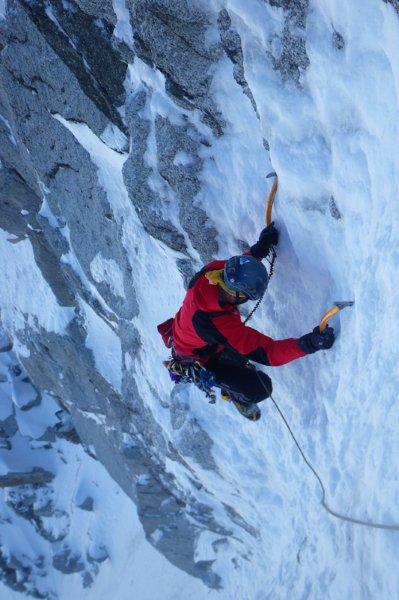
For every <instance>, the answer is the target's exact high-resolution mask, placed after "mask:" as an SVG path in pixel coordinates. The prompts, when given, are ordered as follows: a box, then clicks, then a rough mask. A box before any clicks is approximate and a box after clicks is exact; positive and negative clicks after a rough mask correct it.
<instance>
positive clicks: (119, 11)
mask: <svg viewBox="0 0 399 600" xmlns="http://www.w3.org/2000/svg"><path fill="white" fill-rule="evenodd" d="M112 5H113V8H114V12H115V14H116V18H117V21H116V25H115V29H114V36H115V37H117V38H119V39H120V40H122V41H123V42H125V43H126V44H127V45H128V46H129V48H132V49H133V46H134V41H133V32H132V26H131V24H130V16H129V11H128V9H127V7H126V0H112Z"/></svg>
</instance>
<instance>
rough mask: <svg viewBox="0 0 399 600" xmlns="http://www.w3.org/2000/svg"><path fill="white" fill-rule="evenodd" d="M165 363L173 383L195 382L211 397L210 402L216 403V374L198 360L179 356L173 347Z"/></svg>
mask: <svg viewBox="0 0 399 600" xmlns="http://www.w3.org/2000/svg"><path fill="white" fill-rule="evenodd" d="M163 364H164V366H165V367H166V368H167V369H168V371H169V376H170V378H171V380H172V381H173V383H175V384H177V383H193V384H194V385H195V386H196V387H197V388H199V389H200V390H201V391H202V392H204V393H205V395H206V397H207V398H209V404H215V402H216V394H215V392H214V391H213V389H212V388H213V386H214V385H215V384H216V378H215V375H214V373H213V372H212V371H208V370H207V369H205V367H204V366H203V365H202V364H201V363H200V362H199V361H198V360H193V359H191V358H182V357H180V356H177V355H176V353H175V351H174V350H173V349H172V356H171V357H170V358H169V360H165V361H164V362H163Z"/></svg>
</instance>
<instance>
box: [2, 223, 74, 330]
mask: <svg viewBox="0 0 399 600" xmlns="http://www.w3.org/2000/svg"><path fill="white" fill-rule="evenodd" d="M11 240H13V238H12V237H10V236H9V234H7V232H6V231H3V230H2V229H0V256H1V257H2V269H1V271H0V305H1V306H2V314H1V318H2V323H3V326H4V328H5V329H6V330H7V329H10V330H11V329H13V328H15V329H17V330H18V329H23V328H24V325H25V319H26V320H27V321H28V323H29V324H30V325H31V326H32V327H33V328H35V327H37V325H39V326H41V327H43V328H44V329H46V330H47V331H52V332H54V333H61V334H62V333H63V332H64V331H65V328H66V327H67V325H68V324H69V323H70V321H71V320H72V319H73V317H74V313H73V310H72V309H70V308H65V307H61V306H60V305H59V304H58V302H57V299H56V297H55V295H54V293H53V291H52V289H51V288H50V286H49V285H48V283H47V281H46V280H45V279H44V277H43V276H42V274H41V272H40V269H39V267H38V266H37V265H36V263H35V259H34V254H33V249H32V245H31V243H30V241H29V240H28V239H26V240H21V241H18V242H17V243H11ZM21 281H23V282H24V285H23V286H22V285H20V282H21ZM23 314H24V315H25V316H22V315H23Z"/></svg>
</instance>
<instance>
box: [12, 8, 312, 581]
mask: <svg viewBox="0 0 399 600" xmlns="http://www.w3.org/2000/svg"><path fill="white" fill-rule="evenodd" d="M115 4H116V3H111V2H110V1H107V2H104V1H102V0H76V1H73V0H69V1H68V2H63V1H61V0H50V2H44V1H41V0H36V1H34V2H32V1H30V0H11V1H9V2H8V3H7V10H6V14H5V18H4V19H2V20H1V21H0V46H1V55H0V148H1V155H0V160H1V169H0V228H1V230H2V233H3V234H4V238H3V240H4V245H5V246H4V247H9V248H10V249H11V250H13V251H14V250H15V253H16V256H21V257H22V256H24V257H25V256H27V255H28V254H29V253H30V254H29V256H31V259H30V260H31V261H32V262H31V265H32V269H33V267H34V268H35V269H36V271H35V273H36V275H35V276H34V277H33V276H32V277H33V279H35V282H36V283H35V285H37V286H38V288H36V289H37V291H38V294H39V293H42V291H43V290H44V287H45V289H46V290H49V291H48V293H49V294H51V295H52V297H53V298H54V299H55V300H54V302H55V304H54V306H56V307H57V311H59V313H57V314H58V315H59V319H58V320H60V319H61V316H62V315H63V316H64V317H65V322H64V325H63V327H58V326H57V325H56V324H54V320H53V321H52V320H51V316H52V313H51V311H49V315H48V317H49V320H48V326H47V325H46V324H45V323H43V321H42V320H41V319H40V318H36V317H34V316H33V317H32V314H28V309H29V306H28V308H27V309H26V310H25V308H24V306H25V304H23V303H21V304H18V301H19V298H17V299H16V302H15V305H16V306H15V308H12V302H11V299H10V297H9V296H7V295H3V296H1V294H0V300H1V303H2V305H0V309H1V317H2V320H3V326H4V327H5V328H6V329H7V332H8V334H9V335H10V336H11V337H12V338H13V340H14V343H15V348H16V350H17V351H18V352H19V356H20V359H21V361H22V362H23V365H24V368H25V369H26V371H27V373H28V374H29V377H30V379H31V380H32V382H33V383H34V385H35V388H36V389H37V390H38V391H39V393H40V391H43V390H50V391H51V393H52V394H54V396H56V397H58V398H60V399H61V400H62V404H63V406H64V410H63V411H61V412H62V413H63V418H62V419H61V418H60V424H59V426H58V435H60V436H61V435H64V436H65V437H68V435H69V437H70V438H71V441H75V442H79V438H80V439H81V441H82V443H83V444H84V445H85V447H86V448H87V450H88V451H89V452H91V453H92V455H94V456H95V457H96V458H97V459H98V460H100V461H101V462H102V463H103V464H104V465H105V467H106V468H107V469H108V471H109V473H110V474H111V475H112V477H113V478H114V479H115V480H116V481H117V482H118V483H119V485H120V486H121V487H122V488H123V490H124V491H125V492H126V493H127V494H128V495H129V496H131V497H132V498H133V499H134V501H135V502H136V504H137V506H138V510H139V515H140V518H141V521H142V524H143V528H144V530H145V532H146V535H147V537H148V539H149V540H150V541H151V543H153V544H154V545H155V546H156V547H157V548H158V549H159V550H160V551H161V552H162V553H163V554H164V555H165V556H166V557H167V558H168V560H170V561H171V562H172V563H173V564H175V565H177V566H178V567H179V568H181V569H183V570H185V571H186V572H188V573H190V574H192V575H195V576H197V577H200V578H201V579H202V580H203V581H204V582H205V583H206V584H207V585H209V586H212V587H218V586H219V585H220V580H219V577H218V575H216V574H215V573H214V571H213V570H212V562H213V561H212V560H195V556H194V555H195V546H196V542H197V540H198V537H199V535H200V534H201V532H202V531H211V532H212V533H213V534H214V535H215V540H216V542H217V540H218V539H220V540H225V539H226V538H228V537H229V536H236V537H237V536H240V535H241V534H242V535H244V536H256V531H254V530H252V529H251V527H250V526H249V525H248V524H246V523H245V521H244V520H243V519H242V518H241V517H240V515H238V514H237V513H236V512H235V511H234V509H233V508H232V507H231V506H228V505H226V504H223V503H222V514H223V518H220V516H219V517H218V518H216V517H215V515H214V511H213V508H211V505H212V503H213V499H209V503H207V502H206V501H203V500H200V499H199V495H198V496H197V495H196V492H195V491H191V489H190V488H188V487H187V488H184V487H183V486H182V485H181V483H180V482H179V481H177V479H176V477H175V476H174V475H172V474H171V473H170V470H169V469H168V472H167V471H166V467H165V464H166V461H168V463H169V464H175V465H177V466H178V468H181V469H183V470H186V472H187V474H188V477H189V478H190V480H191V482H192V484H193V489H194V490H195V489H197V490H198V489H200V488H201V484H200V483H199V482H197V481H196V477H195V475H194V474H193V473H191V472H190V469H189V467H188V465H187V464H186V462H185V459H184V456H188V457H190V456H191V457H194V458H195V459H196V460H197V462H198V463H199V464H201V465H202V466H203V468H205V469H212V468H214V462H213V459H212V454H211V451H210V448H211V446H212V442H211V440H210V438H208V437H207V436H206V435H205V434H204V432H202V431H201V428H200V426H199V424H198V423H196V422H195V421H190V418H189V417H188V416H187V411H185V410H184V405H183V407H182V405H181V404H180V405H177V404H174V402H175V400H174V399H173V398H172V404H171V410H172V423H173V428H174V430H175V431H177V432H178V437H177V438H176V439H178V438H179V439H180V442H181V444H180V446H179V447H175V446H174V444H173V443H172V442H171V441H170V440H168V439H167V437H166V435H165V433H164V432H163V430H162V428H161V426H160V424H159V423H158V421H157V420H156V419H155V417H154V415H153V414H152V412H151V410H150V408H149V406H148V403H146V401H145V400H144V398H143V397H142V395H141V392H140V391H139V387H138V385H137V377H138V376H139V373H138V372H137V366H136V365H137V364H139V363H136V362H133V360H132V358H134V357H139V355H140V347H141V344H142V340H141V338H140V332H139V330H138V329H137V327H136V325H135V322H136V321H137V319H140V305H139V300H138V296H137V290H136V289H135V286H134V283H133V280H132V276H133V275H132V274H134V271H135V270H136V269H137V264H136V263H135V256H134V255H132V248H133V247H134V243H133V245H132V244H130V246H129V244H127V243H126V231H125V230H124V225H125V215H124V211H125V213H126V212H127V210H128V206H129V205H130V206H133V207H134V209H135V210H136V211H137V216H138V219H139V220H140V222H141V225H142V227H143V230H144V231H143V234H142V235H148V236H152V237H153V238H156V239H157V240H159V241H160V242H161V243H163V244H166V246H168V247H169V248H171V249H172V250H174V251H177V252H178V253H179V254H178V255H177V259H176V261H177V265H178V267H179V269H180V271H181V273H182V277H183V278H184V279H185V280H187V278H188V277H189V276H190V275H191V274H192V273H193V272H194V271H195V269H196V267H197V266H198V264H199V263H198V258H200V259H201V260H202V261H206V260H209V259H211V258H212V257H213V256H214V255H215V254H216V252H217V250H218V245H217V241H216V233H217V232H216V230H215V228H214V227H213V226H212V223H211V222H210V220H209V218H208V216H207V214H206V213H205V211H204V210H203V208H202V207H201V206H200V205H199V204H198V203H197V202H196V197H197V195H198V193H199V191H200V189H201V185H202V184H201V170H202V167H203V155H204V151H206V152H208V155H209V153H211V147H212V144H213V143H214V141H215V140H217V139H218V138H220V137H221V136H223V134H224V130H225V128H226V121H225V119H224V117H223V114H222V109H221V107H220V106H218V104H217V102H216V100H215V98H214V97H213V95H212V81H213V73H214V67H215V65H216V64H217V62H218V61H219V60H220V59H221V58H222V57H224V58H225V57H226V56H227V57H228V59H229V60H230V61H231V62H232V63H233V65H234V77H235V79H236V81H237V82H238V83H239V85H241V87H242V89H243V92H244V93H245V94H246V95H247V96H248V97H249V99H250V100H251V102H252V105H253V109H254V111H255V112H256V111H257V109H256V104H255V100H254V98H253V96H252V92H251V90H250V87H249V85H248V83H247V81H246V78H245V73H244V66H243V52H242V47H241V41H240V37H239V35H238V33H237V32H236V31H235V30H234V27H233V26H232V25H231V20H230V17H229V14H228V12H227V11H226V10H222V11H221V13H219V15H218V14H211V13H209V11H208V9H207V5H206V3H200V2H198V3H197V2H192V3H187V2H186V1H185V0H178V1H174V2H171V1H169V0H134V1H133V0H132V1H130V2H129V3H127V4H128V8H127V9H125V16H126V20H125V22H124V23H121V22H120V17H119V22H118V18H117V15H116V13H115V12H114V8H113V7H114V5H115ZM122 4H123V3H122ZM272 4H276V5H277V4H278V5H279V6H281V7H282V8H284V9H285V10H286V26H285V28H284V39H283V51H282V53H281V55H280V56H279V57H274V60H275V68H276V69H279V70H281V71H282V72H283V74H284V76H286V77H288V76H290V77H292V78H293V79H294V80H297V79H298V69H299V68H306V65H307V58H306V52H305V48H304V43H303V39H302V37H301V31H302V30H303V27H304V23H305V16H306V7H307V2H298V3H286V2H280V3H277V2H273V3H272ZM294 5H295V6H296V8H295V9H294ZM122 25H123V27H122ZM210 30H212V31H214V32H218V33H217V34H216V36H215V35H213V36H211V39H212V41H209V38H208V36H207V34H208V32H209V31H210ZM120 31H124V32H125V35H122V34H120V33H119V32H120ZM291 31H293V32H294V33H291ZM126 32H127V33H126ZM298 32H299V33H298ZM293 38H295V39H294V41H292V40H293ZM137 73H140V74H141V75H140V77H139V76H138V75H137ZM161 99H162V101H161ZM79 135H81V136H82V137H81V138H79ZM93 139H95V140H96V143H97V149H98V148H100V147H101V149H102V150H101V152H102V154H101V152H100V151H98V150H95V149H94V150H93V149H92V151H91V150H90V148H91V146H90V144H91V143H92V141H91V140H93ZM107 153H108V154H107ZM104 156H112V157H113V160H114V161H115V164H116V163H117V161H118V160H119V161H121V162H120V166H121V170H120V172H121V179H120V181H121V186H122V185H123V186H125V190H127V192H126V195H125V196H123V193H122V192H121V197H123V198H125V202H126V203H125V205H123V204H121V209H120V211H119V213H118V210H116V208H115V205H114V204H112V202H111V201H110V191H109V187H107V185H108V183H107V181H104V180H103V179H101V176H100V175H99V173H100V167H99V165H100V163H101V161H102V160H105V159H104ZM93 157H94V158H93ZM101 164H102V163H101ZM118 164H119V163H118ZM121 190H122V187H121V188H120V190H119V191H121ZM121 202H122V200H121ZM165 206H166V207H168V210H167V211H164V210H163V209H162V207H165ZM166 214H167V215H168V216H165V215H166ZM171 214H173V215H174V218H173V220H172V219H171V217H170V215H171ZM144 232H146V233H144ZM11 250H10V251H11ZM21 260H22V258H21ZM24 268H26V267H24ZM111 272H112V273H113V277H107V273H108V274H109V273H111ZM25 275H26V273H25V272H24V271H23V270H22V271H21V273H20V278H21V281H20V283H21V282H23V281H24V277H25ZM39 281H40V282H42V283H40V284H39V283H38V282H39ZM30 285H32V286H33V287H29V286H27V288H26V291H25V295H29V294H30V293H31V290H33V289H35V288H34V285H33V283H32V282H31V284H30ZM43 293H44V292H43ZM46 310H47V309H45V311H46ZM54 314H55V313H54ZM16 315H17V316H16ZM64 317H62V318H64ZM55 320H56V319H55ZM61 320H62V319H61ZM93 322H95V324H96V325H95V329H96V330H100V329H101V330H103V331H104V332H105V333H104V336H105V338H106V339H110V340H114V341H112V344H114V346H113V348H114V349H116V350H115V352H116V353H118V352H119V356H120V361H119V369H120V377H119V378H118V381H115V380H112V378H111V379H110V378H109V377H108V378H107V376H106V368H105V369H101V368H99V366H98V360H97V354H96V352H97V348H96V347H94V348H93V345H92V344H91V342H90V335H91V333H90V332H91V331H92V330H91V326H90V323H93ZM115 340H116V341H115ZM110 343H111V342H110ZM112 344H111V345H112ZM100 351H101V349H100ZM115 352H114V353H113V356H114V357H115ZM127 356H130V359H129V360H127V358H126V357H127ZM104 373H105V374H104ZM35 401H36V399H34V398H31V399H30V402H31V404H29V405H27V406H26V407H25V408H27V409H28V408H30V407H31V406H33V404H34V402H35ZM37 401H38V402H40V397H39V396H38V399H37ZM32 403H33V404H32ZM23 408H24V407H22V409H23ZM68 419H70V421H71V422H70V423H68ZM2 427H3V429H4V431H5V430H6V429H7V428H8V429H10V427H11V428H12V423H11V422H6V421H4V422H3V423H2ZM76 432H77V433H76ZM201 498H207V491H206V490H202V493H201ZM82 508H83V505H82ZM84 508H85V509H86V510H90V508H88V507H87V506H85V507H84ZM38 526H39V525H38ZM155 534H156V535H155ZM54 567H55V568H58V569H60V570H61V571H62V572H63V573H74V572H77V571H79V570H81V569H82V568H83V566H82V563H81V561H80V559H79V557H75V556H73V555H72V554H71V552H70V549H68V548H65V549H62V550H61V551H60V553H59V554H58V555H57V556H55V557H54ZM4 572H6V571H4Z"/></svg>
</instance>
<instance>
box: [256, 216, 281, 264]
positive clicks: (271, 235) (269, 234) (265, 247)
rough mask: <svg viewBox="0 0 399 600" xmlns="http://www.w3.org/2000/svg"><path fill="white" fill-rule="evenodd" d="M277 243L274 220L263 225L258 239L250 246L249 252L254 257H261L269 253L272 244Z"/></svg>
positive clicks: (275, 244)
mask: <svg viewBox="0 0 399 600" xmlns="http://www.w3.org/2000/svg"><path fill="white" fill-rule="evenodd" d="M277 244H278V231H277V229H276V228H275V226H274V221H272V222H271V223H270V225H268V226H267V227H265V228H264V229H263V230H262V231H261V234H260V236H259V240H258V241H257V242H256V244H254V245H253V246H251V254H252V256H254V257H255V258H259V259H262V258H264V257H265V256H267V254H268V253H269V250H270V248H271V247H272V246H277Z"/></svg>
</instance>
